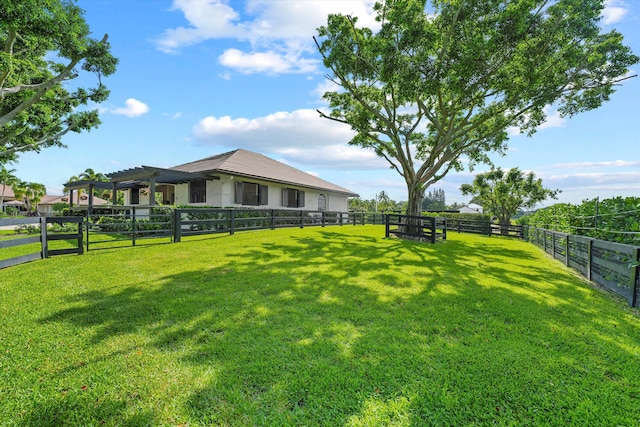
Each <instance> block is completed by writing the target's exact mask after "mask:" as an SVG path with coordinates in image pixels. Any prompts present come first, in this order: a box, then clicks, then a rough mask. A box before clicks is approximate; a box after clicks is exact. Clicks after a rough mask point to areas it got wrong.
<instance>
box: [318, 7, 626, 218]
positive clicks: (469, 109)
mask: <svg viewBox="0 0 640 427" xmlns="http://www.w3.org/2000/svg"><path fill="white" fill-rule="evenodd" d="M603 3H604V0H431V1H430V2H429V4H427V0H422V1H420V0H386V1H383V2H378V3H376V5H375V10H376V11H377V14H378V21H379V22H380V26H381V27H380V29H379V30H378V31H376V32H374V31H372V30H371V29H369V28H361V27H358V25H357V24H358V23H357V19H356V18H355V17H351V16H345V15H331V16H329V19H328V22H327V25H326V26H323V27H321V28H319V29H318V35H319V38H317V39H316V44H317V47H318V50H319V52H320V54H321V55H322V57H323V59H324V65H325V66H326V67H327V68H328V69H329V70H330V74H329V75H328V76H327V77H328V79H329V80H331V81H332V82H334V83H335V84H336V85H337V86H339V90H337V91H332V92H327V93H325V95H324V97H325V99H327V100H328V101H329V108H330V113H328V114H326V113H324V112H322V111H320V115H321V116H322V117H325V118H328V119H331V120H335V121H338V122H341V123H344V124H347V125H349V126H350V127H351V128H352V129H353V130H354V131H355V136H354V137H353V139H352V140H351V141H350V144H352V145H358V146H361V147H364V148H367V149H371V150H374V151H375V152H376V154H378V155H379V156H381V157H383V158H384V159H386V160H387V162H388V163H389V165H390V166H391V168H393V169H395V170H396V171H397V172H398V173H399V174H400V175H401V176H402V177H403V178H404V180H405V182H406V185H407V191H408V205H407V214H409V215H419V213H420V202H421V200H422V197H423V195H424V192H425V190H426V189H427V188H428V187H429V186H430V185H432V184H433V183H435V182H437V181H439V180H440V179H442V178H443V177H444V176H445V175H446V174H447V173H448V172H449V171H451V170H452V169H453V170H463V169H464V163H465V162H468V165H469V167H470V168H473V166H474V165H477V164H478V163H487V164H490V159H489V154H490V153H491V152H497V153H500V154H504V153H505V152H506V148H507V129H508V128H510V127H516V128H518V129H519V130H520V131H522V132H525V133H527V134H529V135H531V134H533V133H534V132H535V131H536V128H537V127H538V126H539V125H540V124H542V123H543V122H544V121H545V119H546V114H545V110H546V108H547V107H549V106H553V107H555V108H557V110H558V111H559V112H560V114H561V115H562V116H573V115H574V114H577V113H580V112H583V111H587V110H591V109H594V108H597V107H599V106H600V105H601V104H602V103H603V102H605V101H607V100H608V99H609V97H610V95H611V94H612V93H613V91H614V86H615V85H616V84H617V83H618V82H620V81H621V80H623V79H624V78H626V77H625V76H626V74H627V73H628V69H629V66H630V65H632V64H635V63H636V62H638V57H636V56H635V55H633V53H632V52H631V50H630V49H629V48H628V47H626V46H624V45H623V44H622V35H621V34H620V33H619V32H617V31H615V30H614V31H610V32H606V33H605V32H603V30H602V28H601V27H600V25H599V23H600V22H599V21H600V13H601V11H602V8H603Z"/></svg>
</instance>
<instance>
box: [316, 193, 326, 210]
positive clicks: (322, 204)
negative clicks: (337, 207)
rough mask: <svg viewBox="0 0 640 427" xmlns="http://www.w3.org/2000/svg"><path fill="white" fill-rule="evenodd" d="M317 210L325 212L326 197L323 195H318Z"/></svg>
mask: <svg viewBox="0 0 640 427" xmlns="http://www.w3.org/2000/svg"><path fill="white" fill-rule="evenodd" d="M318 210H319V211H326V210H327V196H325V195H324V194H319V195H318Z"/></svg>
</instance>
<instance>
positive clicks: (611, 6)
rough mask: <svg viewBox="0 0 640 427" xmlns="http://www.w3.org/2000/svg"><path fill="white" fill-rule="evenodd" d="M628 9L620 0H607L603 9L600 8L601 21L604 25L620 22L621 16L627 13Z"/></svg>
mask: <svg viewBox="0 0 640 427" xmlns="http://www.w3.org/2000/svg"><path fill="white" fill-rule="evenodd" d="M628 11H629V9H628V8H627V5H626V4H625V2H624V1H622V0H607V1H606V2H605V6H604V9H603V10H602V17H603V22H604V24H605V25H611V24H615V23H616V22H620V21H621V20H622V18H624V16H625V15H626V14H627V12H628Z"/></svg>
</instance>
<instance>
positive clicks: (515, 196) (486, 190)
mask: <svg viewBox="0 0 640 427" xmlns="http://www.w3.org/2000/svg"><path fill="white" fill-rule="evenodd" d="M460 191H462V194H464V195H473V196H474V198H475V199H476V200H478V202H479V203H480V204H481V205H482V206H483V207H484V208H485V209H486V210H489V211H490V212H491V213H492V214H493V215H495V216H496V217H498V222H499V223H500V225H509V224H510V223H511V217H513V216H514V215H515V214H516V212H517V211H518V209H519V208H523V207H524V208H528V209H531V208H533V207H534V206H535V205H536V204H538V203H540V202H542V201H543V200H546V199H548V198H553V199H555V198H556V196H557V194H558V193H559V192H560V190H550V189H547V188H544V187H543V185H542V179H540V178H536V175H535V174H534V173H533V172H529V173H527V174H525V173H524V172H522V171H521V170H520V169H518V168H512V169H509V170H508V171H506V172H505V171H503V170H502V169H501V168H497V169H496V168H492V169H491V170H490V171H489V172H486V173H481V174H478V175H476V177H475V178H474V180H473V183H472V184H462V186H461V187H460Z"/></svg>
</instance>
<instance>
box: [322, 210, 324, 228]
mask: <svg viewBox="0 0 640 427" xmlns="http://www.w3.org/2000/svg"><path fill="white" fill-rule="evenodd" d="M322 226H323V227H324V211H322Z"/></svg>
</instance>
